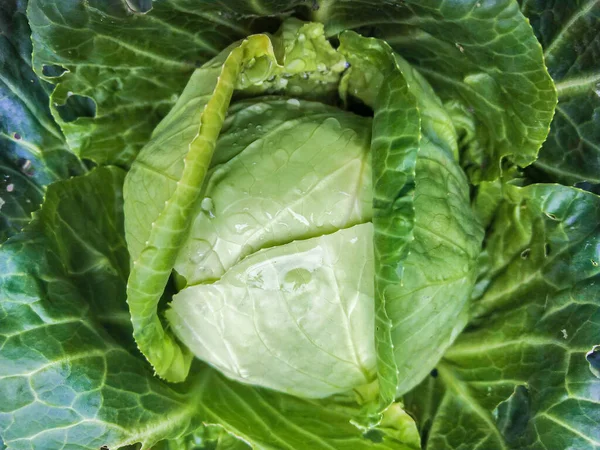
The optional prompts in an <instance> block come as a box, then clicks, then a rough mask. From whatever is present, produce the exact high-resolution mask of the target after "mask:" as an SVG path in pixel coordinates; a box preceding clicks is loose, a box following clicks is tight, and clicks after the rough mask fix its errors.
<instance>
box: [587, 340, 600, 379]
mask: <svg viewBox="0 0 600 450" xmlns="http://www.w3.org/2000/svg"><path fill="white" fill-rule="evenodd" d="M585 359H587V362H588V363H590V370H591V372H592V373H593V374H594V376H595V377H596V378H600V345H596V346H595V347H594V348H593V349H592V350H591V351H589V352H588V353H587V355H585Z"/></svg>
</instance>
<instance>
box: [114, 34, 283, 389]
mask: <svg viewBox="0 0 600 450" xmlns="http://www.w3.org/2000/svg"><path fill="white" fill-rule="evenodd" d="M275 63H276V61H275V56H274V53H273V48H272V46H271V43H270V41H269V38H268V37H266V36H261V35H257V36H252V37H250V38H248V39H247V40H245V41H244V42H243V43H242V44H240V46H239V47H236V48H234V49H233V50H232V51H231V53H229V56H227V58H226V59H225V61H224V62H223V66H222V69H220V73H219V74H218V76H217V77H216V80H215V79H214V78H213V79H212V80H211V79H210V78H209V79H208V80H207V79H206V78H205V77H202V78H201V80H200V86H199V87H198V89H199V90H200V92H199V93H200V95H201V97H202V98H203V99H205V101H204V102H201V105H202V107H203V109H202V111H197V110H196V111H194V112H192V117H194V116H197V115H198V116H197V117H198V119H197V123H198V124H199V125H198V126H199V129H198V131H197V134H196V135H195V136H194V137H193V139H191V140H190V141H186V140H183V141H181V139H182V138H183V137H184V136H181V135H179V134H176V135H173V134H172V133H173V132H174V131H175V130H172V129H170V128H169V126H168V125H169V124H170V123H173V122H177V115H178V114H180V113H181V112H180V111H179V110H178V109H177V108H175V109H174V110H172V111H171V113H170V115H169V116H168V117H167V118H166V119H165V121H163V122H162V125H161V126H160V127H159V128H158V129H157V131H156V135H155V138H154V140H153V142H151V143H150V144H149V145H150V147H158V146H160V147H162V148H165V147H166V148H169V144H170V142H168V141H169V138H170V139H171V140H179V143H180V145H183V146H184V147H188V151H187V153H186V156H185V159H184V169H183V172H182V174H181V178H180V179H179V180H178V181H177V183H176V186H175V188H174V190H173V191H172V195H171V196H170V197H169V198H168V200H165V203H164V206H163V209H162V211H161V212H160V213H159V215H158V217H157V218H156V220H155V221H153V222H152V224H151V230H150V233H149V236H148V239H147V241H146V242H145V243H144V244H143V247H142V246H140V247H139V248H142V250H141V251H140V252H139V254H136V252H135V251H134V252H132V257H133V267H132V272H131V276H130V278H129V283H128V285H127V292H128V294H127V298H128V303H129V308H130V311H131V317H132V322H133V327H134V336H135V338H136V342H137V343H138V345H139V347H140V350H141V351H142V353H144V354H145V355H146V357H147V358H148V360H149V361H150V362H151V363H152V365H153V366H154V369H155V370H156V373H157V374H158V375H160V376H161V377H163V378H165V379H167V380H169V381H183V380H184V379H185V377H186V375H187V373H188V371H189V367H190V363H191V360H192V355H191V354H190V353H189V352H188V351H187V349H185V348H182V347H181V346H180V345H179V343H177V342H176V341H175V339H174V338H173V336H172V335H171V334H170V333H168V332H166V331H165V330H164V328H163V327H162V324H161V322H160V319H159V318H158V316H157V310H156V308H157V306H158V301H159V300H160V297H161V296H162V293H163V291H164V289H165V286H166V284H167V281H168V278H169V276H170V274H171V270H172V268H173V264H174V262H175V258H176V257H177V252H178V250H179V246H180V245H181V242H182V240H183V239H184V237H185V233H186V232H187V229H188V227H189V222H190V216H189V211H190V208H191V206H192V205H193V204H194V202H195V201H196V199H197V198H198V195H199V193H200V187H201V185H202V181H203V180H204V175H205V174H206V171H207V170H208V166H209V164H210V161H211V159H212V155H213V150H214V146H215V142H216V139H217V137H218V136H219V133H220V131H221V126H222V124H223V120H224V118H225V113H226V111H227V108H228V106H229V101H230V99H231V95H232V94H233V90H234V88H235V86H236V84H238V83H242V82H248V83H251V84H253V83H256V82H260V81H262V80H265V79H266V78H268V77H269V76H270V75H271V71H272V67H273V66H274V64H275ZM242 74H243V75H245V77H246V78H242V77H241V75H242ZM213 80H214V84H213V85H211V81H213ZM192 86H194V83H193V81H192ZM197 93H198V92H197ZM202 94H203V95H202ZM199 106H200V105H199ZM165 129H166V130H167V131H166V137H165V134H163V133H161V131H163V130H165ZM129 179H130V180H131V178H129ZM128 186H131V182H130V183H129V184H128ZM130 189H131V188H130ZM125 192H126V194H125V195H129V193H130V192H131V190H127V191H125ZM135 192H139V185H138V186H136V191H135Z"/></svg>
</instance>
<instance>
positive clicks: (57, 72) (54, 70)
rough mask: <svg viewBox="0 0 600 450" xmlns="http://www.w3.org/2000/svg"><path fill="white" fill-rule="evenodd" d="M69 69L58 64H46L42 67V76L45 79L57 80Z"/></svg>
mask: <svg viewBox="0 0 600 450" xmlns="http://www.w3.org/2000/svg"><path fill="white" fill-rule="evenodd" d="M66 71H67V69H65V68H64V67H63V66H59V65H58V64H44V65H43V66H42V75H44V76H45V77H50V78H55V77H60V76H61V75H62V74H63V73H65V72H66Z"/></svg>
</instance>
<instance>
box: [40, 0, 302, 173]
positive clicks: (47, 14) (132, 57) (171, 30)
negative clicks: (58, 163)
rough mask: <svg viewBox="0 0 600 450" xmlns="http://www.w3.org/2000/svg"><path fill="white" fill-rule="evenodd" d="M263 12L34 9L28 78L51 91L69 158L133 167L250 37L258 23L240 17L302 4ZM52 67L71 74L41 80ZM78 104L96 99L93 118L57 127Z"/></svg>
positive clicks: (200, 5)
mask: <svg viewBox="0 0 600 450" xmlns="http://www.w3.org/2000/svg"><path fill="white" fill-rule="evenodd" d="M265 3H269V5H266V4H265V5H263V4H262V2H259V1H252V2H245V1H232V2H229V1H228V2H225V1H221V2H213V1H207V0H202V1H192V0H162V1H156V2H152V9H151V10H150V11H149V12H147V13H145V14H140V13H139V12H135V11H133V10H132V9H130V8H129V7H128V3H127V2H125V1H115V0H110V1H104V0H91V1H85V2H84V1H82V0H76V1H72V0H60V1H56V2H52V3H51V4H50V3H48V2H46V1H45V0H31V2H30V5H29V8H28V18H29V21H30V23H31V26H32V29H33V36H32V38H33V42H34V48H35V52H34V69H35V71H36V73H37V74H38V75H39V76H40V77H42V78H44V79H46V80H48V81H50V82H52V83H55V84H56V90H55V91H54V93H53V95H52V102H53V114H54V117H55V118H56V120H57V122H58V123H59V124H60V126H61V128H62V130H63V132H64V133H65V135H66V137H67V141H68V143H69V146H70V147H71V149H72V150H73V151H74V152H75V153H77V154H78V155H80V156H81V157H84V158H89V159H92V160H94V161H96V162H98V163H109V164H119V165H127V164H129V163H130V162H131V161H132V159H133V158H134V157H135V155H136V154H137V152H138V150H139V149H140V148H141V147H142V146H143V145H144V144H145V143H146V142H147V140H148V138H149V137H150V134H151V132H152V130H153V129H154V127H155V126H156V125H157V124H158V122H160V120H161V119H162V118H163V117H164V116H165V114H166V113H167V112H168V111H169V109H170V108H171V106H173V104H174V103H175V101H176V100H177V97H178V95H179V94H180V92H181V91H182V90H183V87H184V86H185V84H186V82H187V80H188V78H189V77H190V75H191V73H192V72H193V70H194V68H196V67H198V66H199V65H201V64H202V63H204V62H205V61H206V60H208V59H209V58H211V57H213V56H215V55H216V54H218V53H219V51H221V50H222V49H223V48H225V47H226V46H227V45H229V44H231V43H232V42H234V41H236V40H238V39H240V38H242V37H246V36H247V35H249V34H250V25H251V23H252V20H254V19H253V18H251V17H246V16H244V15H242V13H243V14H250V13H252V14H255V15H259V16H264V15H267V14H274V13H281V12H283V11H284V10H286V9H288V8H292V7H293V6H295V5H296V4H298V3H302V2H301V1H300V0H298V1H291V2H290V1H279V2H265ZM234 11H236V12H234ZM53 66H59V67H62V68H64V69H67V71H66V72H65V73H64V74H62V75H61V76H59V77H52V76H48V75H46V74H48V68H51V67H53ZM44 67H46V69H44ZM77 96H85V97H89V98H91V99H92V100H93V103H95V117H79V118H77V119H76V120H74V121H70V122H68V121H67V120H70V119H66V120H65V119H62V118H61V116H60V114H59V112H58V110H57V106H59V105H63V104H65V103H67V105H70V106H73V105H72V104H71V101H72V100H73V99H77ZM71 97H73V98H71ZM70 98H71V100H69V99H70ZM73 103H75V102H73ZM92 109H93V108H92ZM91 115H92V116H93V114H91ZM71 119H72V118H71Z"/></svg>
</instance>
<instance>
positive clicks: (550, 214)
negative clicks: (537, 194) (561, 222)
mask: <svg viewBox="0 0 600 450" xmlns="http://www.w3.org/2000/svg"><path fill="white" fill-rule="evenodd" d="M545 214H546V216H548V217H549V218H550V219H552V220H558V217H556V215H554V214H552V213H549V212H547V213H545Z"/></svg>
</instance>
